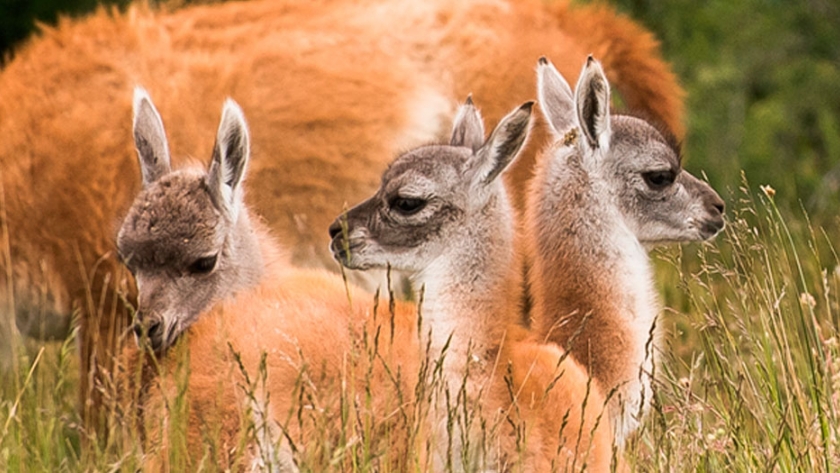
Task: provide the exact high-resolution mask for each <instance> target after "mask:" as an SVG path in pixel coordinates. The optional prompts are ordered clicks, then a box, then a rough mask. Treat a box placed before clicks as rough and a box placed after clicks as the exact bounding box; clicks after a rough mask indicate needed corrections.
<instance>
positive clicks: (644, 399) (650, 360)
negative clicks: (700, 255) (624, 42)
mask: <svg viewBox="0 0 840 473" xmlns="http://www.w3.org/2000/svg"><path fill="white" fill-rule="evenodd" d="M537 75H538V83H539V86H538V87H539V96H540V100H541V101H542V102H543V103H544V104H550V105H548V106H546V107H544V108H543V109H542V110H543V111H544V112H546V118H547V120H548V122H549V123H550V125H551V128H552V131H553V134H554V136H555V139H556V140H557V141H556V142H555V143H554V144H552V145H550V146H546V147H545V149H544V151H543V153H542V154H541V155H540V157H539V163H538V165H537V170H536V175H535V177H534V179H533V180H531V182H530V183H529V194H528V208H527V211H526V213H525V216H524V221H525V225H524V230H525V231H524V232H523V234H524V236H523V240H522V245H523V247H524V251H525V252H526V254H527V261H528V264H527V267H528V272H529V275H528V286H529V289H530V296H531V302H532V303H533V306H532V310H531V317H532V322H533V328H534V332H535V336H538V337H540V339H542V340H547V341H553V342H555V343H557V344H558V345H560V346H562V347H564V348H566V349H567V350H569V352H570V353H571V354H572V356H574V357H575V358H576V359H577V360H578V361H579V362H580V363H581V364H582V365H583V366H584V367H586V368H587V370H588V372H589V373H590V374H591V375H592V377H593V378H594V379H596V380H597V382H598V383H599V385H600V386H601V388H602V389H603V390H604V391H605V392H607V393H611V394H613V395H612V397H611V399H610V411H611V412H610V416H611V419H612V426H613V429H614V431H615V434H616V445H618V446H621V445H623V443H624V440H625V439H626V437H627V436H628V435H629V434H631V433H632V432H633V431H635V430H636V428H637V427H638V426H639V424H640V422H641V419H642V417H643V415H644V414H645V413H646V412H647V411H648V410H649V407H650V405H651V401H652V399H651V398H652V390H651V385H652V374H653V372H654V371H655V366H656V359H657V358H658V355H657V353H658V351H659V350H661V340H660V339H661V335H660V333H661V330H657V329H656V323H655V322H656V318H657V316H658V314H659V312H660V303H659V301H658V299H657V294H656V289H655V286H654V284H653V269H652V265H651V264H650V262H649V258H648V255H647V252H646V248H649V247H654V246H657V245H662V244H665V243H669V242H687V241H701V240H706V239H710V238H712V237H714V235H715V234H717V233H718V232H719V231H720V230H721V229H722V228H723V226H724V219H723V211H724V202H723V201H722V200H721V198H720V196H718V194H717V193H716V192H715V191H714V190H713V189H712V188H711V187H710V186H709V185H708V184H707V183H705V182H703V181H700V180H699V179H697V178H696V177H694V176H692V175H691V174H690V173H689V172H688V171H686V170H682V169H681V162H680V155H679V150H678V149H677V148H676V147H675V146H674V145H673V143H672V141H671V140H670V139H669V137H668V136H667V135H664V134H663V133H662V132H661V131H660V130H658V129H657V128H655V127H653V126H651V124H649V123H648V122H646V121H644V120H642V119H639V118H636V117H630V116H622V115H619V114H614V115H611V112H610V111H609V85H608V83H607V79H606V77H605V76H604V74H603V70H602V68H601V66H600V64H599V63H598V62H597V61H596V60H595V59H594V58H591V57H590V58H589V59H588V60H587V61H586V64H585V65H584V67H583V71H582V73H581V79H580V80H579V82H578V84H577V87H576V91H575V94H574V95H573V94H572V90H571V88H570V87H569V86H568V84H567V83H566V82H565V80H564V79H563V77H562V76H561V75H560V74H559V73H558V72H557V70H556V69H555V68H554V66H552V65H551V64H550V63H549V62H548V61H547V60H542V61H540V65H539V66H538V70H537ZM569 130H572V131H571V132H570V131H569Z"/></svg>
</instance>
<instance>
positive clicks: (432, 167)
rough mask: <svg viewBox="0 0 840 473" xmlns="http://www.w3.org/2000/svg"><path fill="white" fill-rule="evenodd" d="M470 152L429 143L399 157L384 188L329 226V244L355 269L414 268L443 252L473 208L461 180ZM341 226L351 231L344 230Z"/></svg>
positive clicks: (337, 254) (385, 178)
mask: <svg viewBox="0 0 840 473" xmlns="http://www.w3.org/2000/svg"><path fill="white" fill-rule="evenodd" d="M471 156H472V152H471V150H469V149H467V148H456V147H452V146H427V147H423V148H419V149H416V150H413V151H411V152H409V153H406V154H405V155H403V156H400V157H399V158H398V159H397V160H396V161H395V162H394V163H393V164H392V165H391V167H390V168H389V169H388V171H386V172H385V174H384V176H383V177H382V185H381V187H380V189H379V191H378V192H377V193H376V194H375V195H374V196H373V197H371V198H370V199H368V200H366V201H365V202H363V203H361V204H359V205H357V206H356V207H354V208H353V209H351V210H350V211H348V212H347V214H346V216H345V218H342V217H339V218H338V219H337V220H336V222H335V223H334V224H333V225H332V226H331V227H330V235H331V236H332V237H333V240H332V242H331V244H330V248H331V250H332V251H333V254H334V255H335V257H336V259H338V260H339V262H341V263H342V264H343V265H345V266H346V267H348V268H351V269H362V270H364V269H370V268H384V267H386V266H388V265H390V266H391V267H393V268H394V269H399V270H406V271H413V270H417V269H418V268H417V266H418V265H419V264H422V262H428V260H429V259H430V258H433V257H434V256H435V255H437V254H439V253H440V252H441V245H443V244H445V242H446V241H448V240H449V239H450V238H451V234H452V233H453V229H457V228H459V226H462V225H463V223H464V219H465V217H466V215H467V213H468V212H469V210H470V203H469V199H468V196H469V192H468V189H467V187H468V185H469V183H468V182H464V181H462V179H461V176H462V174H463V173H464V172H465V170H466V166H467V165H468V161H469V158H470V157H471ZM342 229H346V231H343V230H342Z"/></svg>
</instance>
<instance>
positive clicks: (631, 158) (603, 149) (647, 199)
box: [537, 57, 724, 246]
mask: <svg viewBox="0 0 840 473" xmlns="http://www.w3.org/2000/svg"><path fill="white" fill-rule="evenodd" d="M537 76H538V77H537V79H538V81H537V82H538V97H539V101H540V106H541V109H542V110H543V113H544V115H545V117H546V119H547V121H548V123H549V126H550V128H551V129H552V130H553V132H554V133H555V134H556V136H557V137H558V141H557V143H556V144H555V145H554V147H553V148H551V149H550V150H549V153H550V154H551V155H552V156H550V159H553V160H555V161H561V160H564V161H565V162H564V164H563V165H572V166H579V167H580V170H582V171H583V174H584V175H586V176H587V177H588V180H589V182H591V183H600V184H601V185H602V189H601V190H602V192H603V193H604V194H605V195H604V197H605V198H607V199H610V200H611V201H612V204H614V205H615V206H616V208H618V209H619V212H620V213H621V215H622V217H623V219H624V221H625V222H626V224H627V226H628V227H629V228H630V230H631V231H632V232H633V233H634V234H635V235H636V238H637V239H638V240H639V241H640V242H641V243H643V244H645V245H646V246H649V245H654V244H657V243H662V242H679V241H693V240H705V239H708V238H711V237H713V236H714V235H715V234H717V233H718V232H719V231H720V230H721V229H722V228H723V225H724V222H723V209H724V204H723V200H721V198H720V196H718V194H717V193H716V192H715V191H714V190H713V189H712V188H711V187H710V186H709V185H708V184H706V183H705V182H703V181H701V180H699V179H697V178H696V177H694V176H692V175H691V174H689V173H688V172H687V171H685V170H683V169H682V168H681V155H680V151H679V147H678V145H677V144H676V143H675V142H674V140H673V139H671V138H670V137H669V136H668V134H667V133H664V132H662V131H660V130H658V129H657V128H655V127H654V126H652V125H650V124H649V123H648V122H646V121H645V120H642V119H640V118H636V117H633V116H627V115H613V114H611V112H610V86H609V84H608V83H607V78H606V76H605V75H604V71H603V70H602V68H601V65H600V64H599V63H598V61H596V60H594V59H593V58H592V57H589V59H588V60H587V62H586V64H585V65H584V67H583V71H582V72H581V74H580V78H579V80H578V83H577V87H576V90H575V93H574V95H573V94H572V90H571V88H570V87H569V85H568V83H567V82H566V81H565V79H563V76H561V75H560V73H559V72H558V71H557V69H555V68H554V66H553V65H552V64H551V63H550V62H548V61H547V60H546V59H545V58H542V59H540V62H539V65H538V69H537ZM561 137H562V138H561Z"/></svg>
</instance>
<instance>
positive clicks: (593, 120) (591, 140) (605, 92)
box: [575, 56, 611, 152]
mask: <svg viewBox="0 0 840 473" xmlns="http://www.w3.org/2000/svg"><path fill="white" fill-rule="evenodd" d="M576 93H577V95H576V96H575V103H576V104H577V115H578V121H579V122H580V127H581V129H582V130H583V134H584V136H586V140H587V143H588V144H589V146H590V147H591V148H593V149H594V148H600V149H601V150H602V151H604V152H606V151H607V150H608V149H609V146H610V134H611V132H610V84H609V83H608V82H607V77H606V76H605V75H604V70H603V69H602V68H601V64H600V63H599V62H598V61H596V60H595V59H593V58H592V56H589V58H588V59H587V60H586V65H584V66H583V71H581V73H580V79H579V80H578V83H577V90H576Z"/></svg>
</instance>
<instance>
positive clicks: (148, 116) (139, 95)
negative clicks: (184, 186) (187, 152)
mask: <svg viewBox="0 0 840 473" xmlns="http://www.w3.org/2000/svg"><path fill="white" fill-rule="evenodd" d="M133 123H134V147H135V149H137V157H138V158H139V159H140V172H141V173H142V175H143V188H144V189H145V188H146V187H148V186H149V185H150V184H152V183H153V182H155V181H157V180H158V179H160V177H161V176H163V175H166V174H169V171H170V170H171V167H170V164H169V145H168V144H167V143H166V133H164V131H163V120H161V119H160V114H159V113H158V111H157V109H155V106H154V104H152V99H151V98H150V97H149V93H148V92H146V90H145V89H143V88H142V87H135V88H134V120H133Z"/></svg>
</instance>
